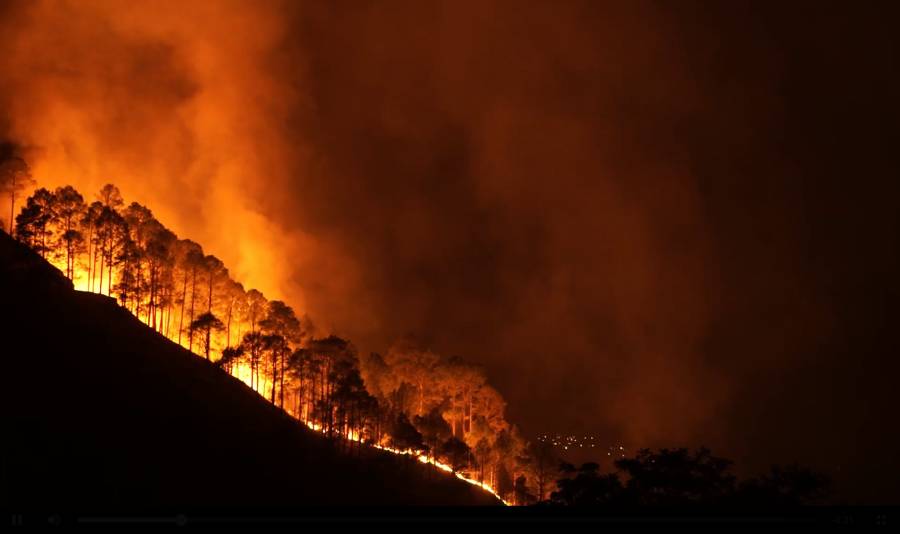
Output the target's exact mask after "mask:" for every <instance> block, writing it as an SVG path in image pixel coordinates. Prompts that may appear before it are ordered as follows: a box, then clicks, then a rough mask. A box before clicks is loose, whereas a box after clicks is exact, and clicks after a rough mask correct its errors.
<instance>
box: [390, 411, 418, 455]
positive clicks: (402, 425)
mask: <svg viewBox="0 0 900 534" xmlns="http://www.w3.org/2000/svg"><path fill="white" fill-rule="evenodd" d="M388 434H389V436H390V437H389V438H388V446H390V447H392V448H395V449H398V450H401V451H417V452H418V451H424V450H426V449H427V446H426V445H425V438H423V437H422V433H421V432H419V431H418V430H417V429H416V427H414V426H413V425H412V423H410V422H409V418H408V417H407V416H406V414H405V413H403V412H399V413H397V414H396V415H395V416H394V417H393V418H392V419H391V425H390V427H389V429H388Z"/></svg>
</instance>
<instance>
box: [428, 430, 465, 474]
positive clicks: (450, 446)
mask: <svg viewBox="0 0 900 534" xmlns="http://www.w3.org/2000/svg"><path fill="white" fill-rule="evenodd" d="M436 455H439V456H440V457H441V458H442V459H444V460H446V462H447V464H448V465H449V466H450V467H451V468H452V469H453V472H454V473H456V472H459V471H462V470H463V469H465V468H466V467H468V466H469V456H470V451H469V446H468V445H466V442H465V441H463V440H461V439H459V438H457V437H456V436H453V437H451V438H450V439H448V440H446V441H444V442H443V443H441V444H440V446H439V447H438V449H437V451H436Z"/></svg>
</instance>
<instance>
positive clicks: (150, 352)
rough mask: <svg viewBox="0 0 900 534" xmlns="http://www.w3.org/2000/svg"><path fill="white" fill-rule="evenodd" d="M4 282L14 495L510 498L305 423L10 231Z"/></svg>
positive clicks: (155, 501)
mask: <svg viewBox="0 0 900 534" xmlns="http://www.w3.org/2000/svg"><path fill="white" fill-rule="evenodd" d="M0 296H2V298H0V307H2V311H0V325H2V326H0V339H2V346H0V361H2V366H3V369H4V373H3V376H4V382H5V383H4V387H3V391H4V399H3V421H4V423H3V425H4V434H5V438H4V440H3V445H2V449H0V451H2V481H3V483H2V499H3V502H4V503H6V504H7V505H9V506H19V505H31V504H35V503H39V504H40V505H42V506H52V505H65V506H70V507H73V506H77V507H83V506H94V507H97V506H100V507H108V506H130V507H135V506H139V507H148V506H151V507H152V506H194V507H196V506H217V507H219V506H245V507H246V506H296V505H304V504H309V505H405V504H422V505H479V504H481V505H489V504H499V501H498V500H497V499H496V498H494V497H493V496H492V495H490V494H489V493H487V492H484V491H482V490H480V489H479V488H476V487H475V486H472V485H469V484H466V483H465V482H463V481H460V480H458V479H456V478H455V477H453V476H452V475H449V474H446V473H443V472H440V471H437V470H436V469H433V468H431V467H428V466H425V465H421V464H419V463H418V462H416V461H415V460H413V459H411V458H409V457H400V456H396V455H393V454H390V453H386V452H382V451H378V450H374V449H370V448H367V447H362V448H361V449H359V450H357V449H355V448H350V447H349V444H348V443H346V442H344V443H339V442H332V441H329V440H328V439H326V438H325V437H324V436H322V435H319V434H317V433H315V432H313V431H311V430H309V429H307V428H305V427H304V426H303V425H301V424H300V423H298V422H297V421H296V420H294V419H293V418H291V417H290V416H288V415H287V414H285V413H284V412H282V411H281V410H280V409H278V408H276V407H274V406H272V405H271V404H269V403H268V402H267V401H266V400H264V399H263V398H262V397H260V396H259V395H258V394H257V393H255V392H254V391H252V390H251V389H250V388H248V387H247V386H246V385H245V384H243V383H242V382H240V381H239V380H237V379H235V378H233V377H231V376H230V375H228V374H227V373H225V372H222V371H221V370H219V369H217V368H216V367H215V366H214V365H212V364H211V363H210V362H208V361H206V360H205V359H203V358H202V357H199V356H197V355H195V354H193V353H191V352H189V351H187V350H185V349H184V348H182V347H180V346H179V345H177V344H175V343H172V342H171V341H169V340H168V339H166V338H165V337H163V336H161V335H159V334H157V333H156V332H154V331H153V330H152V329H150V328H147V327H146V326H145V325H143V324H142V323H141V322H139V321H138V320H137V319H136V318H134V317H133V316H132V315H131V314H129V313H128V312H127V311H126V310H124V309H122V308H120V307H119V306H118V304H117V303H116V302H115V301H114V300H113V299H111V298H108V297H104V296H101V295H96V294H90V293H82V292H78V291H74V290H73V289H72V284H71V283H70V282H69V281H68V280H67V279H66V278H65V277H64V276H63V275H62V273H61V272H60V271H59V270H57V269H56V268H54V267H53V266H51V265H49V264H48V263H47V262H45V261H44V260H42V259H41V258H40V257H39V256H38V255H36V254H35V253H34V252H32V251H31V250H29V249H28V248H27V247H25V246H24V245H22V244H20V243H18V242H16V241H14V240H13V239H11V238H10V237H9V236H8V235H6V234H5V233H3V232H0Z"/></svg>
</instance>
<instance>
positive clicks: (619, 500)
mask: <svg viewBox="0 0 900 534" xmlns="http://www.w3.org/2000/svg"><path fill="white" fill-rule="evenodd" d="M559 470H560V472H561V473H562V474H563V475H565V477H564V478H561V479H559V480H558V481H557V482H556V484H557V487H558V488H559V489H558V490H557V491H554V492H552V493H551V494H550V499H551V502H553V503H556V504H564V505H568V506H609V505H622V504H624V503H625V499H626V496H625V489H624V487H623V486H622V483H621V481H620V480H619V477H618V475H616V474H615V473H612V474H606V475H601V474H600V473H599V470H600V465H599V464H597V463H594V462H588V463H585V464H583V465H582V466H581V467H579V468H576V467H575V466H574V465H572V464H569V463H565V462H564V463H562V464H561V465H560V468H559Z"/></svg>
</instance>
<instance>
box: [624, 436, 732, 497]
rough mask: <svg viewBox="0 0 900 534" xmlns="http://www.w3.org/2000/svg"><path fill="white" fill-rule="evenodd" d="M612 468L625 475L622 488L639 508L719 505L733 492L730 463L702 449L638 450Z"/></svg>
mask: <svg viewBox="0 0 900 534" xmlns="http://www.w3.org/2000/svg"><path fill="white" fill-rule="evenodd" d="M615 465H616V467H617V468H618V469H620V470H621V471H623V472H624V473H625V474H626V475H627V476H628V482H627V484H626V488H627V489H628V491H629V492H631V493H632V494H634V495H636V496H637V498H638V503H639V504H641V505H650V506H657V505H665V506H679V505H684V504H690V503H697V502H703V503H713V502H720V501H723V500H724V499H726V498H727V497H728V496H729V495H730V494H732V493H733V491H734V485H735V477H734V476H733V475H731V474H730V473H729V472H728V469H729V468H730V466H731V461H730V460H726V459H724V458H718V457H716V456H713V455H712V453H711V452H710V451H709V449H706V448H700V449H698V450H697V451H696V452H695V453H691V452H689V451H688V450H687V449H683V448H680V449H661V450H660V451H659V452H652V451H650V450H649V449H641V450H639V451H638V453H637V455H636V456H635V457H634V458H622V459H619V460H616V462H615Z"/></svg>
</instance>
